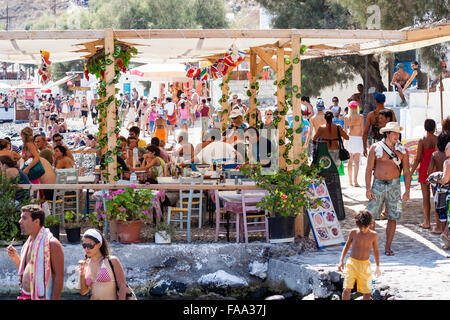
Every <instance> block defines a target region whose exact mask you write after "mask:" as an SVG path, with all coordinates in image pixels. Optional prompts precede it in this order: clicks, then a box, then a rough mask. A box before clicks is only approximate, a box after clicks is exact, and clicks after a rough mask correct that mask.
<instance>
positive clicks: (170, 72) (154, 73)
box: [130, 63, 190, 81]
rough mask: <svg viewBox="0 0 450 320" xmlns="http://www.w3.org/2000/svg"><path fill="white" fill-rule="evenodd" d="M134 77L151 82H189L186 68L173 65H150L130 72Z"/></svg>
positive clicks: (180, 65) (181, 65)
mask: <svg viewBox="0 0 450 320" xmlns="http://www.w3.org/2000/svg"><path fill="white" fill-rule="evenodd" d="M130 74H131V75H136V76H139V77H142V78H145V79H147V80H151V81H189V80H190V78H188V77H186V66H185V65H183V64H175V63H168V64H163V63H159V64H157V63H150V64H145V65H143V66H140V67H137V68H134V69H131V70H130Z"/></svg>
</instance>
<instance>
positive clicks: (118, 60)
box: [85, 40, 138, 182]
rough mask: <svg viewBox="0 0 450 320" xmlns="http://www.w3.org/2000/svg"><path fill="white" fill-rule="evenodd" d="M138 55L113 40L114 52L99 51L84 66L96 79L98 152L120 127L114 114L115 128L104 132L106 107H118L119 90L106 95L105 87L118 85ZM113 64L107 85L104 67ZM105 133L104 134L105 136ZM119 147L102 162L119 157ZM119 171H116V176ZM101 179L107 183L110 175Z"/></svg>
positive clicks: (125, 45) (104, 174)
mask: <svg viewBox="0 0 450 320" xmlns="http://www.w3.org/2000/svg"><path fill="white" fill-rule="evenodd" d="M137 53H138V51H137V49H136V48H135V47H131V46H129V45H127V44H124V43H122V42H120V41H118V40H114V51H113V52H110V53H105V49H104V48H102V49H99V50H98V51H97V52H96V53H95V54H94V55H93V56H91V57H90V58H89V59H88V60H87V62H86V66H85V74H86V73H88V74H89V73H90V74H93V75H95V77H96V78H97V79H98V96H99V99H98V100H97V110H98V116H97V120H98V124H99V127H98V133H97V136H98V145H99V148H100V150H104V148H105V147H107V146H108V137H110V136H112V135H116V137H118V135H119V132H120V127H121V122H120V119H119V116H118V114H117V113H116V118H115V121H116V126H115V128H114V129H113V130H112V131H110V132H106V130H105V127H106V118H107V114H108V107H109V106H111V104H112V103H114V105H115V107H118V106H119V105H120V101H117V100H116V99H115V94H117V93H118V92H119V89H117V88H116V89H115V90H114V94H109V95H108V93H107V87H109V86H111V85H115V84H117V83H119V80H120V77H121V75H122V73H126V72H127V69H128V65H129V63H130V59H131V57H132V56H134V55H136V54H137ZM111 64H114V78H113V80H112V81H111V82H109V83H107V82H106V79H105V71H106V66H109V65H111ZM105 132H106V134H105ZM118 147H119V145H117V146H115V147H114V149H113V150H108V151H107V152H106V153H105V154H104V157H105V159H104V162H105V163H106V164H108V163H112V162H114V158H113V156H120V155H121V152H119V149H118ZM119 171H120V170H118V171H117V173H118V174H120V172H119ZM102 175H103V177H104V178H105V180H106V181H107V182H109V179H110V177H109V176H110V174H109V173H107V172H103V173H102ZM114 180H116V181H117V180H119V176H116V177H114Z"/></svg>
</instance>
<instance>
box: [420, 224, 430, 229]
mask: <svg viewBox="0 0 450 320" xmlns="http://www.w3.org/2000/svg"><path fill="white" fill-rule="evenodd" d="M419 227H421V228H422V229H431V226H429V227H424V226H423V223H421V224H419Z"/></svg>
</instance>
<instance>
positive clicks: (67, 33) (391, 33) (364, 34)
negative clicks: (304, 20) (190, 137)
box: [0, 27, 447, 40]
mask: <svg viewBox="0 0 450 320" xmlns="http://www.w3.org/2000/svg"><path fill="white" fill-rule="evenodd" d="M429 30H431V31H430V32H431V33H432V32H433V30H437V31H438V32H439V33H442V34H445V33H446V32H447V27H439V28H431V29H429ZM414 31H417V30H414ZM414 31H409V37H410V38H413V39H414V38H417V37H420V36H421V35H418V33H417V32H414ZM407 32H408V31H400V30H338V29H270V30H252V29H244V30H233V29H139V30H114V36H115V38H116V39H139V40H145V39H149V40H150V39H192V38H195V39H199V38H204V39H208V38H216V39H236V38H238V39H239V38H241V39H248V38H253V39H264V38H266V39H290V38H291V36H292V35H294V34H298V35H301V36H302V38H312V39H368V40H407ZM424 32H425V33H426V31H424ZM103 36H104V30H13V31H0V40H58V39H82V40H90V39H93V40H97V39H101V38H103Z"/></svg>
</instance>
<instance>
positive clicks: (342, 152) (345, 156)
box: [336, 126, 350, 161]
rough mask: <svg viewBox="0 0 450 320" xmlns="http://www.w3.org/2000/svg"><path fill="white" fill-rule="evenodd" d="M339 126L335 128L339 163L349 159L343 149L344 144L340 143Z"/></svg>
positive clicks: (348, 155)
mask: <svg viewBox="0 0 450 320" xmlns="http://www.w3.org/2000/svg"><path fill="white" fill-rule="evenodd" d="M340 127H341V126H336V128H337V133H338V138H339V159H340V160H341V161H346V160H348V159H350V153H349V152H348V150H347V149H345V148H344V143H343V142H342V137H341V131H340V130H339V128H340Z"/></svg>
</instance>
